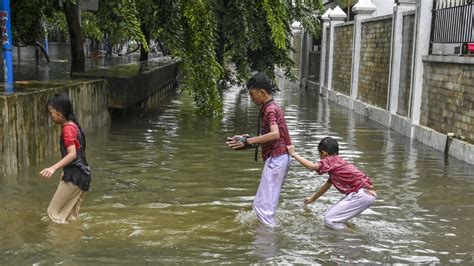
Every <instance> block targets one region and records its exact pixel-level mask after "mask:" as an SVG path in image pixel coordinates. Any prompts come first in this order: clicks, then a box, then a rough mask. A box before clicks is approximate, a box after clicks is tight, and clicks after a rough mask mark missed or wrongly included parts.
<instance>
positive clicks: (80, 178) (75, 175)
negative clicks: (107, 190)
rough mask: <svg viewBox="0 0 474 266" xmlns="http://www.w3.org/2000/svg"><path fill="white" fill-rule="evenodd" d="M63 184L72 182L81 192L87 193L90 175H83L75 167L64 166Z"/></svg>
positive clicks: (82, 172)
mask: <svg viewBox="0 0 474 266" xmlns="http://www.w3.org/2000/svg"><path fill="white" fill-rule="evenodd" d="M63 170H64V177H63V180H64V181H65V182H72V183H73V184H74V185H76V186H78V187H79V188H80V189H81V190H82V191H88V190H89V185H90V183H91V175H90V174H86V173H84V171H82V170H81V169H79V168H78V167H76V166H66V167H64V168H63Z"/></svg>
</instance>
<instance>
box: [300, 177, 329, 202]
mask: <svg viewBox="0 0 474 266" xmlns="http://www.w3.org/2000/svg"><path fill="white" fill-rule="evenodd" d="M331 186H332V184H331V183H330V182H329V181H326V183H324V185H323V186H322V187H321V188H320V189H319V190H318V192H316V193H314V195H313V196H311V197H307V198H305V199H304V204H305V205H308V204H310V203H313V202H314V201H315V200H317V199H318V198H319V197H321V195H323V194H324V193H326V191H328V189H330V188H331Z"/></svg>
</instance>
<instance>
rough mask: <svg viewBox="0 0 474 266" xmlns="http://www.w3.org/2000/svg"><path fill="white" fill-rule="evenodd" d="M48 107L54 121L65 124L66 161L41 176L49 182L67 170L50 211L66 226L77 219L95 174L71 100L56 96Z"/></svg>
mask: <svg viewBox="0 0 474 266" xmlns="http://www.w3.org/2000/svg"><path fill="white" fill-rule="evenodd" d="M46 106H47V109H48V113H49V115H50V117H51V120H53V122H54V123H56V124H59V125H61V138H60V140H59V145H60V151H61V155H62V159H61V160H59V161H58V162H57V163H55V164H54V165H52V166H50V167H48V168H45V169H43V170H41V172H40V173H39V174H40V176H41V177H42V178H43V179H45V180H48V179H49V178H50V177H51V176H52V175H53V174H54V173H55V172H56V170H57V169H59V168H63V172H62V173H61V177H60V181H59V185H58V188H57V189H56V192H55V193H54V196H53V198H52V200H51V203H50V204H49V207H48V211H47V212H48V215H49V217H50V218H51V220H53V222H55V223H61V224H63V223H67V222H68V221H70V220H75V219H76V218H77V216H78V214H79V208H80V206H81V203H82V200H83V199H84V193H85V191H87V190H89V184H90V181H91V171H90V168H89V166H88V164H87V161H86V154H85V149H86V139H85V136H84V133H83V132H82V129H81V127H80V126H79V123H78V122H77V119H76V117H75V116H74V112H73V108H72V104H71V101H70V100H69V97H68V96H67V95H65V94H54V95H53V96H51V97H50V98H49V100H48V103H47V104H46Z"/></svg>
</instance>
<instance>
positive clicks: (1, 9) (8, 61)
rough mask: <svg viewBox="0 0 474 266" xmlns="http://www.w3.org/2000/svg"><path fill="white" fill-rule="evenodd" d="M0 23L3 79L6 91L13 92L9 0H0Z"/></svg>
mask: <svg viewBox="0 0 474 266" xmlns="http://www.w3.org/2000/svg"><path fill="white" fill-rule="evenodd" d="M0 23H1V28H2V51H3V81H4V82H5V90H6V91H7V93H10V92H13V56H12V34H11V16H10V0H1V6H0Z"/></svg>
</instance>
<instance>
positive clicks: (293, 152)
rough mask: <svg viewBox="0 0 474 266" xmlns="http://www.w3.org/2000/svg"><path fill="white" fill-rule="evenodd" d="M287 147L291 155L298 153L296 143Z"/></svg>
mask: <svg viewBox="0 0 474 266" xmlns="http://www.w3.org/2000/svg"><path fill="white" fill-rule="evenodd" d="M286 149H287V150H288V153H289V154H290V155H291V156H293V155H295V154H296V149H295V145H290V146H286Z"/></svg>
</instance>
